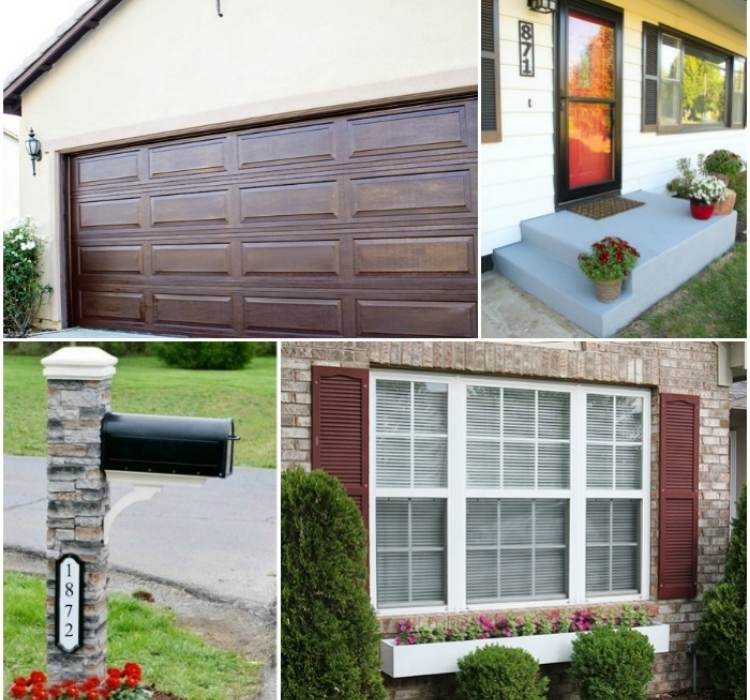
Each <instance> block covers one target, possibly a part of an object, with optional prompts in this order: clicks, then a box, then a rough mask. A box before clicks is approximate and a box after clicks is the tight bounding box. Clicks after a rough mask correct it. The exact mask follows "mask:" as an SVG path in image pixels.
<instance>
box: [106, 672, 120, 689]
mask: <svg viewBox="0 0 750 700" xmlns="http://www.w3.org/2000/svg"><path fill="white" fill-rule="evenodd" d="M119 687H120V674H119V673H118V674H117V675H116V676H115V675H114V674H111V675H109V676H107V688H111V689H112V690H117V689H118V688H119Z"/></svg>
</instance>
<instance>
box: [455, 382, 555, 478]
mask: <svg viewBox="0 0 750 700" xmlns="http://www.w3.org/2000/svg"><path fill="white" fill-rule="evenodd" d="M466 396H467V398H466V432H467V439H466V485H467V487H468V488H470V489H472V488H476V489H479V488H540V489H542V488H568V485H569V482H570V395H569V394H568V393H566V392H555V391H537V390H529V389H510V388H506V389H501V388H498V387H489V386H472V385H470V386H468V387H467V394H466Z"/></svg>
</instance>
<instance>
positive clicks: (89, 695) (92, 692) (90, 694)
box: [86, 690, 101, 700]
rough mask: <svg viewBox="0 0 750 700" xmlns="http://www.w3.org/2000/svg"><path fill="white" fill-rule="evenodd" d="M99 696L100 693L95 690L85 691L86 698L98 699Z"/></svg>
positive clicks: (90, 699) (89, 699) (87, 699)
mask: <svg viewBox="0 0 750 700" xmlns="http://www.w3.org/2000/svg"><path fill="white" fill-rule="evenodd" d="M100 697H101V695H99V693H97V692H96V691H95V690H89V692H88V693H86V700H99V698H100Z"/></svg>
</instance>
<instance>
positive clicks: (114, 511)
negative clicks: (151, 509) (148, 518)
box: [104, 486, 161, 544]
mask: <svg viewBox="0 0 750 700" xmlns="http://www.w3.org/2000/svg"><path fill="white" fill-rule="evenodd" d="M160 491H161V486H135V487H134V488H133V490H132V491H130V492H129V493H126V494H125V495H124V496H123V497H122V498H120V499H119V500H118V501H117V503H115V504H114V505H113V506H112V508H110V510H109V512H108V513H107V515H105V516H104V544H109V533H110V531H111V530H112V523H113V522H114V521H115V520H116V518H117V516H118V515H120V513H122V511H124V510H125V509H126V508H127V507H128V506H132V505H133V504H134V503H140V502H141V501H149V500H151V499H152V498H153V497H154V496H155V495H156V494H157V493H159V492H160Z"/></svg>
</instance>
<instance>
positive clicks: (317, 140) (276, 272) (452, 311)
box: [68, 97, 477, 337]
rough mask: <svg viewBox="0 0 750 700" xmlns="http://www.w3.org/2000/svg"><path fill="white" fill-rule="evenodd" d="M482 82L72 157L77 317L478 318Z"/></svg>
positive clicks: (167, 323)
mask: <svg viewBox="0 0 750 700" xmlns="http://www.w3.org/2000/svg"><path fill="white" fill-rule="evenodd" d="M476 108H477V102H476V98H475V97H471V98H466V99H446V100H442V101H433V102H430V103H429V104H419V105H412V106H408V107H403V106H402V107H398V108H393V109H378V110H370V111H366V112H358V113H353V114H346V115H343V116H333V117H329V118H316V119H314V120H308V121H302V122H294V123H291V122H290V123H284V124H275V125H272V126H263V127H254V128H248V129H242V130H238V131H232V132H223V133H216V134H209V135H206V134H202V135H200V136H194V137H191V138H182V139H179V140H171V141H163V142H157V143H148V144H142V145H133V146H132V147H120V148H118V149H116V150H108V151H100V152H97V153H91V154H84V155H77V156H74V157H72V158H71V159H70V169H69V172H70V176H69V180H70V182H69V191H70V197H71V207H70V248H69V255H68V257H69V267H70V274H69V277H70V281H69V297H70V300H69V305H70V314H69V316H70V319H69V320H70V322H71V323H72V324H77V325H82V326H88V327H101V328H111V329H130V330H141V331H154V332H163V333H177V334H190V335H209V336H214V335H216V336H224V335H226V336H295V335H319V336H349V337H351V336H392V335H414V336H474V335H476V299H477V283H476V270H475V266H476V264H475V263H476V229H477V207H476V162H477V142H476V111H477V110H476Z"/></svg>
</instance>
